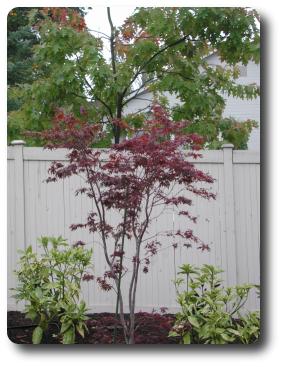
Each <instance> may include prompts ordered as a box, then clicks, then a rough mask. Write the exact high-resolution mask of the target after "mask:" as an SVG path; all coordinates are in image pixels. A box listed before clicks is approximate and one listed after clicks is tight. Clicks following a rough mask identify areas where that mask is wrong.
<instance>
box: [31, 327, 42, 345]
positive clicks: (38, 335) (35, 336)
mask: <svg viewBox="0 0 283 367" xmlns="http://www.w3.org/2000/svg"><path fill="white" fill-rule="evenodd" d="M42 336H43V329H42V328H41V327H40V326H37V327H36V328H35V329H34V331H33V333H32V344H40V342H41V340H42Z"/></svg>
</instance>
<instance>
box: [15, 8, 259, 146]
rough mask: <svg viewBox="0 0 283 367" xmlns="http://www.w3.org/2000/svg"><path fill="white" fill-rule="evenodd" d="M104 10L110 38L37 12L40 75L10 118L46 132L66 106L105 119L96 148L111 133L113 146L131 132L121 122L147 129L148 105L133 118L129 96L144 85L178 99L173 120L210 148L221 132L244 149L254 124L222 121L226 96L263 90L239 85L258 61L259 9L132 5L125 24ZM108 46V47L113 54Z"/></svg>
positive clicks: (78, 19)
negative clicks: (213, 60)
mask: <svg viewBox="0 0 283 367" xmlns="http://www.w3.org/2000/svg"><path fill="white" fill-rule="evenodd" d="M50 11H51V16H50ZM105 11H107V16H108V21H109V26H110V30H111V32H110V34H109V35H108V34H104V33H103V34H102V33H101V32H95V31H94V32H91V31H90V30H89V29H88V28H87V27H86V25H85V23H84V20H83V17H82V16H81V15H80V14H79V13H78V12H74V11H73V10H71V9H70V8H52V9H51V10H50V8H48V9H45V10H43V11H41V15H42V19H40V20H39V21H38V20H36V21H33V23H32V24H33V25H32V29H33V30H34V32H36V34H37V36H38V39H39V43H38V44H37V45H35V46H34V48H33V63H32V68H33V70H36V71H37V77H36V78H35V80H33V81H32V83H30V84H22V85H21V86H19V87H16V88H13V93H14V94H15V95H17V98H19V99H20V100H21V103H22V105H21V108H20V110H18V111H16V112H11V113H10V114H9V124H12V125H19V124H21V126H22V129H29V130H35V131H40V130H42V129H44V128H46V127H48V126H50V122H51V120H52V117H53V116H54V114H55V113H56V110H57V109H58V108H63V109H64V110H65V111H66V112H67V113H70V112H71V113H73V114H74V115H75V116H76V117H78V118H84V119H86V118H87V119H88V121H90V122H93V123H99V124H103V126H104V130H105V131H106V132H107V133H108V134H106V137H105V139H104V140H101V141H100V142H99V143H98V145H99V146H107V145H108V144H109V143H110V141H111V139H112V138H113V137H114V140H115V142H116V143H117V142H119V140H120V138H121V136H122V135H125V134H126V130H125V129H124V128H123V126H124V125H123V124H122V123H120V124H117V123H116V121H117V119H118V120H123V121H126V123H127V124H128V125H130V126H135V127H138V126H140V127H141V128H142V124H143V121H144V120H145V118H146V115H145V114H144V112H145V111H137V112H136V113H134V114H128V115H127V114H126V107H127V104H128V103H129V102H131V101H133V100H134V99H136V98H139V94H140V93H141V92H142V91H145V90H147V91H150V92H151V93H153V96H154V97H153V99H154V101H155V102H156V101H158V102H159V103H161V104H162V105H163V106H165V107H166V106H167V107H168V103H167V100H166V98H165V97H164V92H165V91H166V92H169V93H172V94H175V95H176V96H177V98H178V99H179V100H180V104H179V105H178V106H175V107H174V108H172V109H171V110H170V114H171V117H172V119H173V120H175V121H177V120H181V119H186V120H190V121H191V124H190V125H189V127H188V130H189V132H197V133H199V134H201V135H203V136H204V137H205V139H206V141H207V145H208V146H210V147H217V146H218V143H219V136H221V134H222V139H223V138H224V139H225V141H230V142H232V143H234V144H236V146H237V145H238V147H240V148H243V147H245V145H246V142H247V137H248V135H249V133H250V131H251V129H252V127H253V126H254V122H252V121H247V122H243V123H241V124H238V123H237V122H235V121H233V120H229V119H225V120H223V117H222V112H223V109H224V107H225V101H224V97H223V95H224V94H225V93H226V94H228V95H232V96H236V97H239V98H242V99H245V98H255V97H256V96H258V95H259V89H258V86H256V85H247V86H244V85H239V84H237V82H236V79H237V77H238V76H239V68H238V64H239V63H242V64H244V65H246V64H247V63H248V62H249V61H250V60H252V61H254V62H256V63H258V62H259V41H260V37H259V27H258V24H259V22H258V15H257V13H256V11H254V10H252V9H246V8H176V7H175V8H172V7H171V8H164V7H157V8H136V10H135V11H134V13H133V14H132V15H131V16H129V17H128V18H127V19H125V22H124V24H123V25H122V26H120V27H116V26H115V24H113V21H112V18H111V11H110V8H107V10H106V9H105ZM48 12H49V13H48ZM48 14H49V16H48ZM30 19H32V16H31V15H30ZM105 46H107V47H109V48H110V57H109V58H108V57H107V56H105V51H104V47H105ZM214 52H217V54H218V56H219V57H220V59H221V61H223V63H224V64H223V65H225V67H220V66H219V67H213V66H211V65H209V64H208V62H207V60H206V57H207V56H209V55H211V54H212V53H214ZM43 70H44V74H41V72H42V71H43ZM29 143H30V144H37V141H35V140H29Z"/></svg>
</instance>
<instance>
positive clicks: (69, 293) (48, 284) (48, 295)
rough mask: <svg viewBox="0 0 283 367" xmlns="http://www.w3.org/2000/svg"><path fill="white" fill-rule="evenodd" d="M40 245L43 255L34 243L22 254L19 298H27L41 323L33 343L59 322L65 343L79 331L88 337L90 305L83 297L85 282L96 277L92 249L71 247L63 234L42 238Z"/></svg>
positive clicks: (30, 315) (28, 314) (28, 307)
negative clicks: (86, 332) (93, 274)
mask: <svg viewBox="0 0 283 367" xmlns="http://www.w3.org/2000/svg"><path fill="white" fill-rule="evenodd" d="M40 244H41V246H42V249H43V250H44V253H43V254H42V255H39V254H37V253H35V252H33V250H32V247H31V246H29V247H27V249H26V250H25V251H23V252H22V253H21V258H20V262H19V269H18V270H17V271H16V275H17V280H18V286H17V288H16V289H14V292H15V297H16V299H17V300H24V301H26V306H25V313H26V317H27V318H28V319H31V320H32V321H35V322H37V323H38V325H37V326H36V327H35V328H34V331H33V334H32V342H33V344H39V343H40V342H41V340H42V337H43V334H44V332H46V331H47V329H48V327H49V325H50V324H51V323H52V322H56V323H57V324H58V325H59V328H60V329H59V332H58V330H57V331H56V332H57V334H59V336H60V338H61V340H62V343H63V344H73V343H74V342H75V336H76V333H78V334H80V335H81V336H82V337H84V333H85V330H86V324H85V322H86V320H87V317H86V315H85V314H86V312H87V308H86V304H85V302H84V301H83V300H81V301H79V297H80V289H81V281H82V280H83V279H89V278H90V277H92V275H91V274H89V273H88V270H89V267H90V263H91V255H92V251H91V250H85V249H84V248H83V245H84V244H83V243H82V242H78V243H77V244H76V245H74V246H72V247H71V246H69V245H68V244H67V242H66V241H65V240H64V239H63V238H62V237H58V238H54V237H41V238H40Z"/></svg>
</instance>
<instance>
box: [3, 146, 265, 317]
mask: <svg viewBox="0 0 283 367" xmlns="http://www.w3.org/2000/svg"><path fill="white" fill-rule="evenodd" d="M65 155H66V150H64V149H60V150H58V151H52V152H49V151H44V150H43V149H41V148H25V147H24V146H23V143H22V142H19V141H18V142H15V143H14V145H12V146H10V147H8V175H7V177H8V217H7V219H8V221H7V222H8V232H7V234H8V236H7V238H8V288H11V287H14V286H15V277H14V275H13V270H15V269H16V264H17V259H18V255H17V249H20V248H22V249H23V248H25V247H26V246H28V245H32V246H33V248H34V249H36V251H41V250H40V248H39V247H38V246H37V238H38V237H40V236H43V235H44V236H59V235H62V236H64V237H65V238H67V239H68V240H69V242H70V243H74V242H75V241H77V240H79V239H80V240H83V241H84V242H86V243H87V246H88V247H89V248H91V247H93V249H94V254H93V262H94V267H95V275H96V276H100V275H102V274H103V272H104V271H105V270H106V265H105V261H104V255H103V251H102V248H101V246H100V244H99V236H98V234H89V233H88V232H87V230H83V229H79V230H77V231H70V229H69V226H70V225H71V224H73V223H82V222H84V221H85V219H86V216H87V214H88V213H89V212H90V211H91V209H92V206H91V205H92V204H91V202H90V201H89V200H87V198H85V197H84V196H80V195H79V196H77V197H75V195H74V192H75V190H76V189H77V188H79V187H80V186H81V185H82V178H80V177H71V178H67V179H65V180H64V181H60V182H57V183H50V184H47V183H45V182H44V180H45V179H46V178H47V169H48V167H49V165H50V163H51V162H52V161H53V160H62V161H64V160H66V158H65ZM194 162H195V164H196V166H197V168H200V169H202V170H203V171H205V172H208V173H209V174H210V175H211V176H213V177H214V178H215V179H216V181H215V183H214V184H213V185H212V186H211V188H212V190H213V191H214V192H215V193H216V194H217V198H216V200H215V201H214V200H213V201H207V200H204V199H201V198H198V197H194V198H193V206H192V214H195V215H196V216H198V221H197V223H196V224H194V223H190V228H192V229H193V230H194V231H195V234H196V235H197V236H199V237H200V238H201V239H202V240H203V241H204V242H205V243H207V244H209V246H210V251H209V252H201V251H200V250H197V249H195V248H184V247H181V246H178V247H177V248H176V249H174V248H173V247H172V238H169V237H166V236H163V237H160V238H159V240H160V242H161V243H162V247H161V249H160V251H159V253H158V255H157V256H155V257H153V259H152V263H151V265H150V271H149V273H148V274H143V273H141V276H140V281H139V284H138V292H137V302H136V305H137V306H136V309H137V311H139V310H144V311H151V310H152V309H153V308H155V309H158V308H159V307H168V308H169V311H171V312H175V311H177V310H178V305H177V303H176V299H175V289H174V284H173V280H174V278H175V277H176V272H177V270H178V266H179V265H181V264H183V263H187V262H190V263H193V264H196V265H201V264H204V263H208V264H214V265H217V266H219V267H220V268H222V269H223V270H224V271H225V273H224V275H223V277H224V281H225V283H226V284H227V285H235V284H242V283H247V282H250V283H256V284H259V280H260V279H259V277H260V269H259V264H260V261H259V254H260V247H259V246H260V238H259V237H260V159H259V153H255V152H249V151H233V147H232V146H231V145H225V146H223V149H222V150H218V151H203V157H202V158H199V159H197V160H196V161H194ZM109 220H110V222H112V223H114V222H116V221H117V220H118V218H117V217H116V216H115V213H114V212H113V213H112V212H111V213H110V219H109ZM184 220H185V219H183V218H181V217H180V216H178V215H177V213H176V211H174V210H173V208H171V209H167V210H166V212H165V213H164V214H163V215H162V216H161V217H159V218H158V219H156V220H155V221H153V223H152V225H151V228H150V232H151V233H152V234H154V233H155V232H160V231H161V230H162V229H170V228H174V229H178V227H179V226H182V225H183V224H184ZM149 236H150V233H149ZM127 246H130V244H129V243H128V244H127ZM128 261H130V260H128ZM127 279H129V275H128V277H127ZM122 292H123V293H125V288H124V289H122ZM10 296H11V292H8V309H9V310H22V309H23V304H19V305H17V304H16V303H15V300H14V299H13V298H11V297H10ZM83 296H84V299H85V300H86V302H87V304H88V307H89V308H90V310H91V311H93V312H103V311H104V312H114V309H115V294H114V293H111V292H103V291H101V290H100V289H99V288H98V285H97V284H96V283H95V282H94V281H91V282H88V283H84V284H83ZM126 300H127V297H126V298H125V303H127V301H126ZM248 308H249V309H251V310H252V309H259V300H258V298H257V297H256V295H255V294H252V295H251V297H250V299H249V301H248ZM125 309H126V311H127V304H126V307H125Z"/></svg>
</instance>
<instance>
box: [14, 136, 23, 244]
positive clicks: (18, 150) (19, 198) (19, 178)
mask: <svg viewBox="0 0 283 367" xmlns="http://www.w3.org/2000/svg"><path fill="white" fill-rule="evenodd" d="M24 145H25V142H24V141H23V140H13V141H12V142H11V146H12V147H13V151H14V161H15V183H14V184H15V203H16V213H15V224H16V228H15V242H16V243H15V246H16V249H22V250H23V249H24V248H25V197H24V157H23V148H24Z"/></svg>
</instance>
